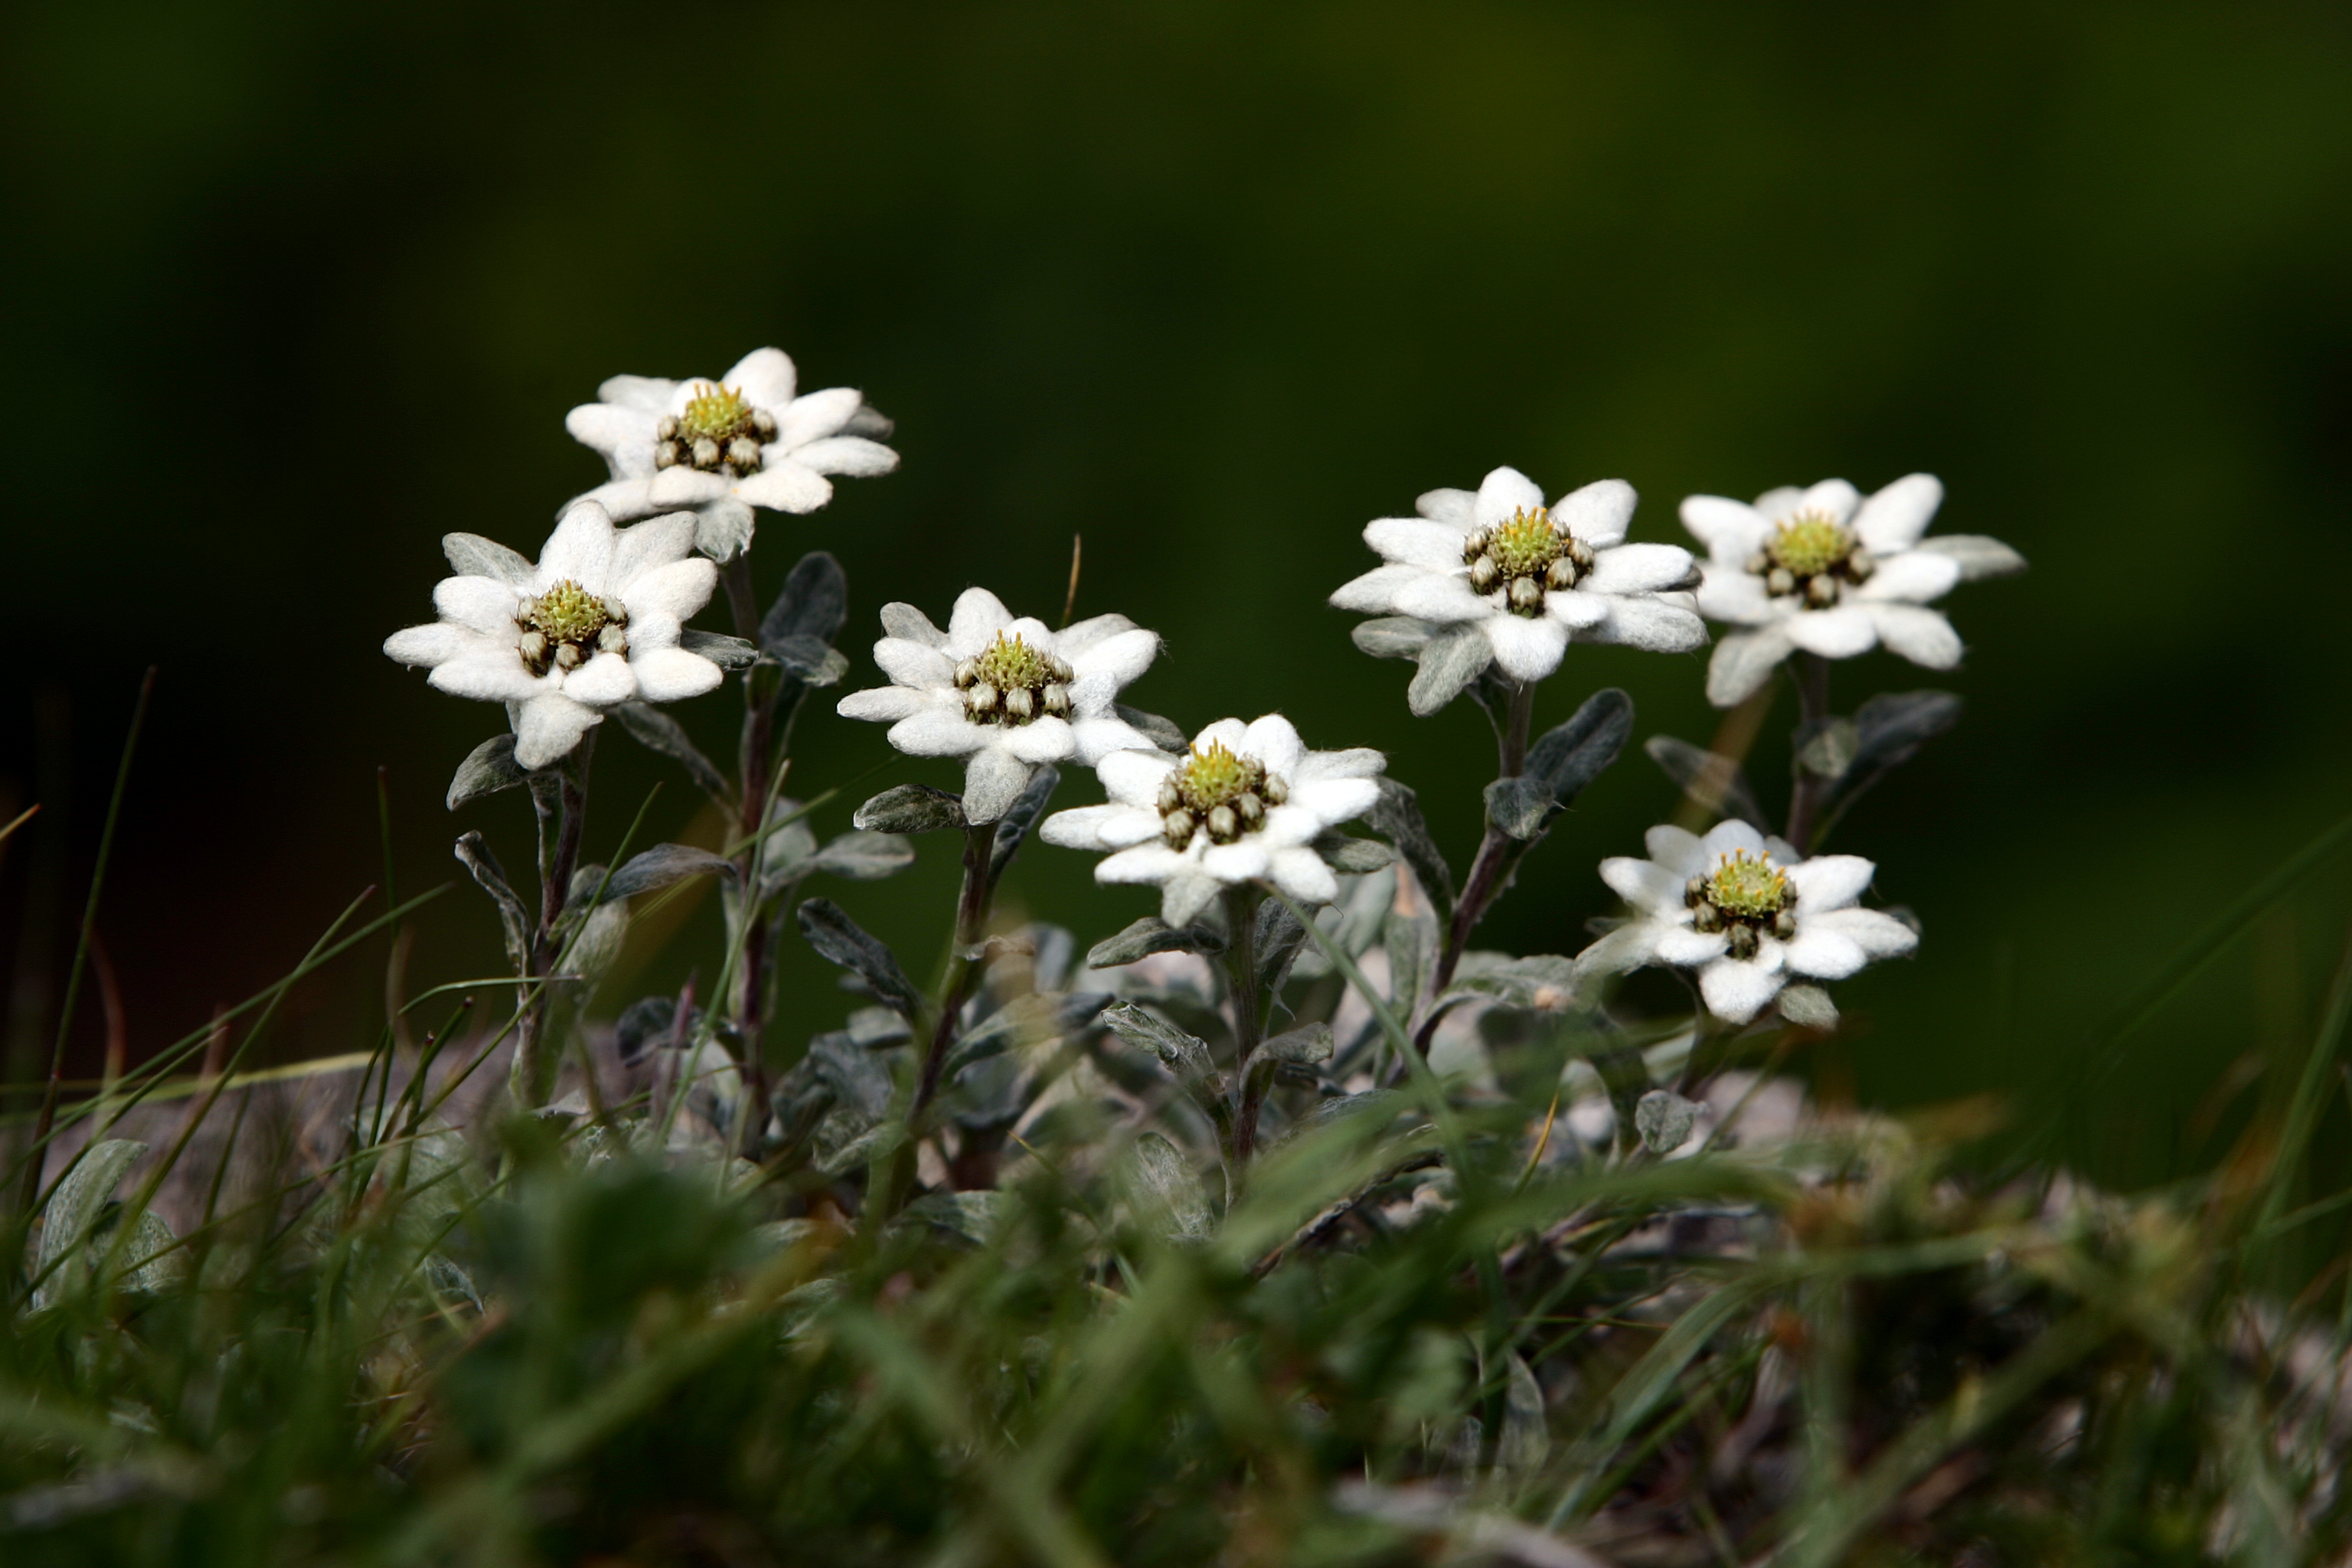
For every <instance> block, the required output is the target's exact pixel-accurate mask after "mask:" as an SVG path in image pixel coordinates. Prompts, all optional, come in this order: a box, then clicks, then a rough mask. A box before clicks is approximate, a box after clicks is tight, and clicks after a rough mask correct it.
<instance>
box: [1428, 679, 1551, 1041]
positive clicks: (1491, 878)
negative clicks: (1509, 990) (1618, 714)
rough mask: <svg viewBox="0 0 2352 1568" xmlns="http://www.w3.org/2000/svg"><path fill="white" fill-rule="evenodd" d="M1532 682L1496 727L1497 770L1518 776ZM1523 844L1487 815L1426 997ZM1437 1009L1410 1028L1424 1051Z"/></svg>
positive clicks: (1448, 973) (1514, 693) (1445, 975)
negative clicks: (1484, 826)
mask: <svg viewBox="0 0 2352 1568" xmlns="http://www.w3.org/2000/svg"><path fill="white" fill-rule="evenodd" d="M1535 711H1536V688H1535V683H1534V682H1533V681H1530V680H1523V681H1518V682H1516V683H1514V684H1513V686H1512V688H1511V702H1510V709H1509V711H1508V714H1507V718H1506V720H1505V721H1504V722H1503V723H1502V724H1501V725H1499V726H1498V727H1497V728H1496V734H1495V746H1496V752H1498V753H1499V755H1498V758H1497V760H1498V761H1499V762H1500V763H1501V764H1502V772H1501V773H1500V775H1499V776H1501V777H1503V778H1507V779H1508V778H1517V777H1518V776H1519V774H1521V773H1525V772H1527V768H1528V731H1529V730H1530V729H1532V728H1533V726H1534V721H1535ZM1527 848H1528V847H1527V844H1526V843H1525V842H1524V841H1522V840H1520V839H1517V838H1514V837H1511V836H1510V835H1509V834H1507V833H1506V832H1504V831H1503V829H1502V828H1501V827H1500V826H1497V825H1496V822H1495V819H1494V817H1493V816H1492V815H1489V816H1488V817H1487V819H1486V837H1485V838H1483V839H1481V840H1480V841H1479V844H1478V855H1477V858H1475V859H1474V860H1473V861H1471V862H1470V875H1469V876H1468V877H1467V878H1466V879H1464V882H1463V885H1462V896H1461V897H1460V898H1459V899H1457V900H1454V918H1453V920H1451V921H1448V922H1447V924H1446V928H1445V945H1444V948H1442V949H1441V950H1440V951H1439V952H1438V955H1437V967H1436V969H1435V971H1434V972H1433V973H1432V974H1431V975H1430V981H1429V989H1428V990H1427V992H1426V993H1425V994H1424V997H1425V1001H1427V1002H1434V1001H1435V1000H1436V999H1437V998H1438V996H1439V995H1440V994H1442V993H1443V992H1444V990H1445V988H1446V987H1447V986H1448V985H1451V984H1453V983H1454V969H1455V967H1456V966H1458V965H1459V964H1460V963H1461V962H1462V954H1463V952H1465V950H1466V949H1467V948H1468V947H1469V945H1470V933H1471V932H1472V931H1475V930H1476V929H1477V926H1478V922H1479V921H1481V920H1483V919H1485V918H1486V911H1487V910H1489V909H1490V908H1492V907H1493V906H1494V903H1495V900H1496V899H1498V898H1500V897H1501V896H1502V892H1503V889H1504V888H1505V887H1506V886H1507V885H1508V883H1509V881H1510V877H1511V868H1512V867H1513V866H1516V865H1517V864H1518V859H1519V857H1520V856H1521V855H1524V854H1526V853H1527ZM1437 1022H1438V1015H1437V1014H1435V1013H1432V1014H1431V1015H1430V1016H1428V1017H1427V1018H1425V1019H1423V1021H1422V1025H1421V1027H1420V1028H1418V1029H1416V1030H1415V1031H1414V1032H1413V1038H1412V1044H1413V1048H1414V1049H1415V1050H1417V1051H1419V1052H1420V1053H1421V1054H1422V1055H1423V1056H1424V1057H1425V1056H1427V1055H1428V1054H1429V1042H1430V1040H1431V1038H1432V1037H1433V1036H1434V1035H1435V1034H1436V1033H1437Z"/></svg>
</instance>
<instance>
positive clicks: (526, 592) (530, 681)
mask: <svg viewBox="0 0 2352 1568" xmlns="http://www.w3.org/2000/svg"><path fill="white" fill-rule="evenodd" d="M694 537H695V520H694V517H693V515H692V514H691V513H688V512H674V513H671V514H670V515H669V516H667V517H656V518H650V519H648V520H646V521H644V522H640V523H638V524H636V525H635V527H632V528H622V529H615V528H614V526H613V520H612V519H611V518H610V517H609V516H607V515H606V514H605V511H604V508H603V507H601V506H599V505H597V504H596V503H595V502H594V501H579V502H575V503H574V504H573V505H572V508H571V509H570V510H567V511H566V512H565V513H564V514H563V520H562V521H561V522H559V523H558V524H556V528H555V532H554V533H553V534H552V535H551V536H550V537H549V539H548V541H547V546H546V548H545V549H544V550H542V551H541V552H540V558H539V563H538V564H536V565H533V564H532V563H530V562H529V561H526V560H524V559H523V558H522V557H521V556H520V555H518V554H516V553H515V552H513V551H511V550H508V549H506V548H504V547H503V546H500V545H496V544H492V543H490V542H488V540H483V539H477V538H475V537H474V536H473V535H471V534H464V533H453V534H451V535H450V536H449V537H448V539H447V540H446V542H445V546H446V549H447V552H448V554H449V563H450V565H452V566H454V567H456V568H457V572H458V575H457V576H454V577H445V578H443V579H442V580H441V583H440V584H439V586H437V587H436V588H435V589H434V590H433V607H434V608H435V610H436V611H438V612H439V614H440V619H439V620H437V621H435V622H434V623H433V624H431V625H430V626H411V627H409V628H408V629H407V630H406V631H401V632H394V634H393V635H392V636H391V637H388V638H386V639H385V641H384V645H383V651H384V652H385V653H387V654H389V655H390V656H391V657H392V658H395V659H398V660H399V661H400V662H401V663H403V664H409V665H425V666H429V667H430V668H431V669H432V672H433V673H432V674H431V676H430V677H428V679H429V680H430V681H431V683H432V684H433V685H434V686H435V687H436V688H438V689H441V690H443V691H446V692H449V693H451V694H452V695H453V696H457V697H472V698H478V699H479V700H484V701H488V702H503V703H505V704H507V709H508V713H509V718H510V720H511V721H512V723H513V725H514V731H515V760H516V761H517V762H519V763H521V764H522V765H523V766H524V767H526V768H540V767H544V766H546V765H547V764H548V763H551V762H554V761H555V760H556V759H557V758H559V757H562V756H564V755H566V754H567V753H569V752H571V750H572V747H574V746H575V745H577V744H579V742H580V737H581V736H583V735H584V734H586V733H587V732H588V731H589V730H590V729H592V728H593V727H594V726H595V725H596V724H598V723H601V722H602V721H603V720H604V710H606V709H608V708H611V707H614V705H616V704H618V703H623V702H635V701H640V700H642V701H647V702H668V701H673V700H677V699H678V698H683V697H696V696H699V695H700V694H701V693H703V692H706V691H709V690H710V689H712V688H714V687H716V686H717V685H718V684H719V680H720V679H721V671H720V669H719V666H718V665H716V664H715V663H713V662H711V661H710V660H709V659H708V658H703V657H702V656H701V655H699V654H697V653H691V652H688V650H687V649H685V648H683V647H680V646H678V645H679V639H680V637H681V636H682V635H683V628H684V625H685V621H686V618H687V617H688V616H691V615H693V614H694V613H695V612H696V611H697V610H699V609H701V608H702V606H703V605H704V604H705V603H706V602H708V601H709V597H710V593H711V590H712V588H713V587H714V586H716V585H717V583H718V577H719V573H718V568H717V567H715V566H713V565H712V564H711V563H709V561H706V560H703V559H702V558H700V557H698V556H697V555H696V554H695V553H694Z"/></svg>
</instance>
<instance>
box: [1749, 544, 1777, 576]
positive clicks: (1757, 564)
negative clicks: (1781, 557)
mask: <svg viewBox="0 0 2352 1568" xmlns="http://www.w3.org/2000/svg"><path fill="white" fill-rule="evenodd" d="M1745 570H1746V571H1747V573H1748V575H1749V576H1751V577H1761V576H1762V575H1764V574H1766V573H1767V572H1769V571H1770V570H1772V558H1771V557H1770V556H1769V555H1767V554H1765V553H1764V552H1762V551H1760V550H1759V551H1758V552H1756V553H1755V554H1753V555H1751V556H1749V557H1748V564H1747V566H1746V568H1745Z"/></svg>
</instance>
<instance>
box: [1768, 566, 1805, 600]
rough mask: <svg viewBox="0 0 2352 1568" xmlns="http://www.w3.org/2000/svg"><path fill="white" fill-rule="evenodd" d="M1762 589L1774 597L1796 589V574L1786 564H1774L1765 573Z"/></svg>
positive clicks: (1793, 591)
mask: <svg viewBox="0 0 2352 1568" xmlns="http://www.w3.org/2000/svg"><path fill="white" fill-rule="evenodd" d="M1764 591H1765V592H1766V593H1768V594H1769V595H1772V596H1773V597H1774V598H1776V599H1777V598H1779V597H1780V595H1783V594H1793V593H1795V592H1796V591H1797V574H1795V573H1793V572H1791V571H1790V570H1789V569H1788V568H1787V567H1786V566H1775V567H1773V568H1772V570H1771V571H1770V572H1769V573H1768V574H1766V575H1765V578H1764Z"/></svg>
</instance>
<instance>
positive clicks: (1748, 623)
mask: <svg viewBox="0 0 2352 1568" xmlns="http://www.w3.org/2000/svg"><path fill="white" fill-rule="evenodd" d="M1943 500H1944V487H1943V485H1942V484H1941V483H1940V482H1938V481H1937V479H1936V477H1935V476H1934V475H1932V474H1912V475H1910V476H1908V477H1907V478H1905V479H1897V480H1895V482H1894V483H1893V484H1891V485H1888V486H1887V487H1886V488H1885V489H1883V490H1880V491H1879V492H1878V493H1877V494H1875V495H1874V496H1871V497H1870V498H1869V499H1868V500H1864V498H1863V496H1862V494H1861V492H1860V491H1858V490H1856V489H1854V488H1853V486H1852V485H1850V484H1848V483H1846V482H1845V481H1844V480H1843V479H1824V480H1822V482H1821V483H1820V484H1817V485H1815V486H1813V487H1812V488H1811V489H1795V488H1793V487H1790V488H1788V489H1777V490H1769V491H1767V492H1766V493H1765V494H1763V495H1760V496H1759V497H1757V498H1756V504H1755V505H1753V506H1750V505H1748V503H1747V502H1746V501H1737V500H1729V499H1727V498H1726V497H1723V496H1691V497H1689V498H1687V499H1686V500H1684V502H1683V525H1684V526H1685V528H1688V529H1689V530H1690V531H1691V532H1692V533H1693V534H1694V535H1696V537H1697V538H1698V540H1699V541H1700V542H1702V543H1704V544H1706V547H1707V552H1708V556H1709V559H1708V560H1707V562H1706V564H1705V565H1704V566H1703V567H1702V568H1701V571H1700V582H1699V590H1698V607H1699V613H1700V614H1702V615H1704V616H1707V617H1708V618H1710V619H1712V620H1717V621H1724V622H1727V623H1728V624H1730V625H1732V626H1739V627H1741V628H1743V629H1742V630H1739V631H1737V632H1732V633H1729V634H1727V635H1726V636H1725V637H1724V638H1723V640H1722V641H1721V642H1719V643H1717V645H1716V649H1715V658H1714V661H1713V662H1712V663H1711V664H1710V665H1709V666H1708V667H1707V672H1706V695H1707V700H1709V701H1711V702H1713V703H1715V704H1716V705H1717V707H1719V708H1728V707H1730V706H1732V705H1733V704H1734V703H1737V702H1738V701H1740V700H1743V699H1745V698H1747V697H1748V695H1749V694H1750V693H1752V692H1753V691H1755V690H1756V689H1758V688H1759V687H1760V686H1762V685H1763V684H1764V682H1765V681H1766V680H1768V679H1770V678H1771V675H1772V671H1773V669H1774V668H1775V667H1777V666H1778V665H1779V664H1780V661H1781V660H1782V659H1784V658H1788V657H1789V655H1790V653H1792V652H1794V651H1796V650H1797V649H1799V648H1802V649H1804V650H1805V651H1806V652H1808V653H1817V654H1820V655H1821V656H1822V658H1853V656H1854V655H1855V654H1858V653H1866V652H1868V651H1869V650H1870V649H1871V648H1873V647H1876V646H1878V645H1879V644H1881V643H1884V644H1885V645H1886V647H1888V648H1889V649H1890V650H1892V651H1893V652H1895V653H1899V654H1901V655H1902V656H1903V657H1904V658H1907V659H1909V660H1910V661H1911V662H1912V663H1914V664H1919V665H1925V666H1927V668H1929V669H1949V668H1952V667H1953V666H1954V665H1956V664H1958V663H1959V662H1960V638H1959V634H1958V633H1957V632H1955V631H1954V630H1952V623H1951V622H1949V621H1948V620H1946V619H1945V618H1944V616H1943V613H1942V612H1941V611H1939V610H1931V609H1929V608H1928V607H1927V606H1928V605H1929V604H1931V603H1932V602H1934V601H1935V600H1937V599H1939V598H1941V597H1943V595H1945V594H1947V593H1948V592H1950V590H1951V587H1952V585H1953V584H1956V583H1958V582H1959V581H1961V580H1962V579H1963V578H1977V577H1998V576H2001V575H2004V574H2008V573H2011V572H2018V571H2022V570H2023V569H2024V566H2025V560H2024V557H2022V556H2021V555H2019V554H2018V553H2017V552H2015V551H2014V550H2011V548H2010V547H2009V546H2008V545H2006V544H2003V543H2001V542H2000V541H1999V540H1996V539H1985V538H1981V537H1979V536H1976V535H1972V534H1948V535H1946V536H1944V537H1942V538H1940V539H1922V538H1921V537H1920V535H1921V534H1923V533H1925V532H1926V531H1927V523H1928V521H1929V520H1930V519H1932V518H1933V517H1934V516H1935V515H1936V508H1937V506H1939V505H1941V504H1942V503H1943Z"/></svg>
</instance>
